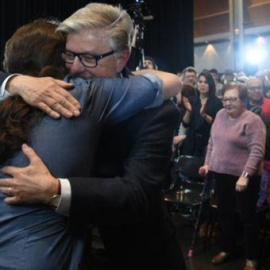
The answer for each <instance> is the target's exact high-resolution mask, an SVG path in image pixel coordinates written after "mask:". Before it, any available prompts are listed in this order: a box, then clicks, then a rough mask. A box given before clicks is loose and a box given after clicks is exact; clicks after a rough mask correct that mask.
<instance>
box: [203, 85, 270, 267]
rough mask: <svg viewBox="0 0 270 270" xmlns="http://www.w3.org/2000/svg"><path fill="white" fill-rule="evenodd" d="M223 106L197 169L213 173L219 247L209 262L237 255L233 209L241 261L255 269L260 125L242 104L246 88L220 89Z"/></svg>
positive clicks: (261, 147)
mask: <svg viewBox="0 0 270 270" xmlns="http://www.w3.org/2000/svg"><path fill="white" fill-rule="evenodd" d="M223 91H224V92H223V99H222V100H223V104H224V109H222V110H221V111H219V112H218V114H217V116H216V119H215V122H214V124H213V126H212V129H211V136H210V139H209V143H208V147H207V155H206V158H205V163H204V166H203V167H201V168H200V170H199V172H200V173H201V174H207V173H208V172H209V171H211V172H212V173H213V174H214V176H213V177H214V179H215V187H216V196H217V206H218V207H217V211H218V222H219V224H220V227H221V235H220V236H221V251H220V252H219V253H218V254H217V255H216V256H215V257H213V259H212V264H221V263H224V262H225V261H227V260H228V259H229V258H231V257H232V256H234V255H235V254H236V245H235V244H236V239H237V230H236V213H237V212H239V214H240V217H241V220H242V223H243V229H244V237H245V254H246V265H245V267H244V270H256V269H257V258H258V250H259V245H258V244H259V243H258V240H259V239H258V225H257V213H256V210H257V208H256V203H257V200H258V191H259V185H260V177H261V171H262V161H263V158H264V150H265V137H266V131H265V125H264V123H263V122H262V120H261V119H260V117H259V116H258V115H256V114H254V113H252V112H250V111H248V110H247V109H246V107H245V102H246V98H247V93H246V88H245V87H244V86H242V85H239V84H238V85H236V84H228V85H226V86H225V87H224V89H223Z"/></svg>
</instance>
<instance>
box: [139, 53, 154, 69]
mask: <svg viewBox="0 0 270 270" xmlns="http://www.w3.org/2000/svg"><path fill="white" fill-rule="evenodd" d="M136 69H137V70H140V69H155V70H157V69H158V65H157V64H156V61H155V60H154V58H152V57H151V56H145V57H144V61H143V63H142V60H141V61H140V63H139V66H138V67H137V68H136Z"/></svg>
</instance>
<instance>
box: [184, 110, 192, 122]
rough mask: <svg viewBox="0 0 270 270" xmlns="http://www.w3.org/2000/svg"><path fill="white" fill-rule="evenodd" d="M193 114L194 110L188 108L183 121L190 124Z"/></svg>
mask: <svg viewBox="0 0 270 270" xmlns="http://www.w3.org/2000/svg"><path fill="white" fill-rule="evenodd" d="M191 115H192V112H191V111H188V110H186V112H185V115H184V117H183V123H184V124H186V125H188V124H190V121H191Z"/></svg>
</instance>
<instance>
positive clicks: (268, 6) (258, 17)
mask: <svg viewBox="0 0 270 270" xmlns="http://www.w3.org/2000/svg"><path fill="white" fill-rule="evenodd" d="M269 14H270V1H263V0H253V1H251V3H250V5H249V6H248V7H247V9H246V13H245V15H244V26H245V27H246V28H250V27H258V26H264V25H269V24H270V16H269Z"/></svg>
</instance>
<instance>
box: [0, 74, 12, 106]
mask: <svg viewBox="0 0 270 270" xmlns="http://www.w3.org/2000/svg"><path fill="white" fill-rule="evenodd" d="M13 76H15V75H9V74H1V76H0V84H1V88H0V101H1V100H5V99H6V98H8V97H9V96H10V95H11V94H10V93H9V92H8V91H7V90H6V87H7V84H8V82H9V80H10V79H11V78H12V77H13Z"/></svg>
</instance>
